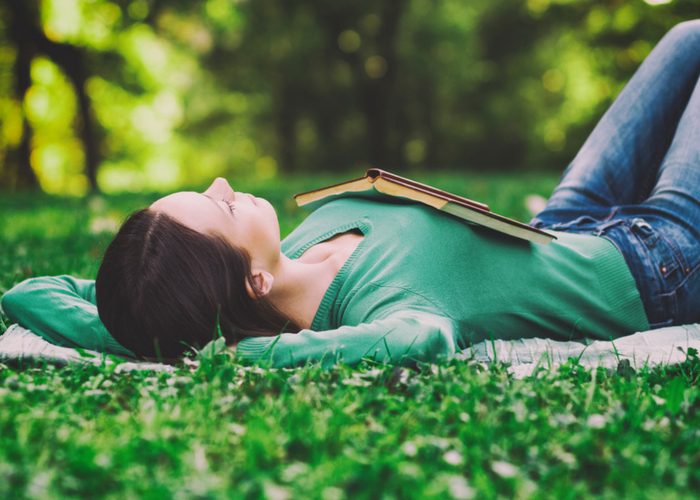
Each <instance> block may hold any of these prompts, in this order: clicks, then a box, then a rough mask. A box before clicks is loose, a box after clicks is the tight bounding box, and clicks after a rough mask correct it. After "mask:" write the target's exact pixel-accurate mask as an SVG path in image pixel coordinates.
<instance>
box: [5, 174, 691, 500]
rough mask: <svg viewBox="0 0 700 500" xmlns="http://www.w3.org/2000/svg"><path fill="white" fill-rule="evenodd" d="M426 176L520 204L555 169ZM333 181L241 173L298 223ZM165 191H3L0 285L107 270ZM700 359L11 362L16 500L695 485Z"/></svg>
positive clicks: (8, 415) (655, 490) (495, 204)
mask: <svg viewBox="0 0 700 500" xmlns="http://www.w3.org/2000/svg"><path fill="white" fill-rule="evenodd" d="M421 178H422V179H424V180H427V181H429V182H431V183H433V184H435V185H438V186H439V187H442V188H445V189H449V190H451V191H454V192H457V193H460V194H464V195H466V196H470V197H473V198H476V199H480V200H483V201H486V202H488V203H489V204H490V205H491V206H492V208H493V209H495V210H497V211H501V212H503V213H505V214H506V215H510V216H513V217H516V218H519V219H522V220H527V218H528V215H527V212H526V210H525V209H524V205H523V200H524V198H525V196H526V195H528V194H532V193H538V194H541V195H547V194H548V193H549V192H550V190H551V188H552V187H553V185H554V184H555V182H556V176H553V175H545V174H542V175H539V174H528V175H525V176H519V177H515V176H510V177H508V176H500V177H497V176H486V175H476V174H468V175H461V176H455V175H447V174H445V175H432V176H423V177H421ZM330 180H331V179H330V178H328V179H325V178H324V179H323V180H321V181H319V180H316V181H313V180H311V179H310V178H296V179H288V180H285V181H284V182H278V183H276V185H275V186H273V185H270V184H260V183H259V184H256V183H248V184H243V185H240V186H237V185H236V184H235V183H234V187H235V188H238V189H241V190H245V191H252V192H255V193H256V194H258V195H260V196H263V197H266V198H268V199H269V200H270V201H271V202H272V203H273V204H274V205H275V206H276V207H277V208H278V213H279V216H280V220H281V226H282V232H283V234H284V233H287V232H288V231H289V230H290V229H291V228H292V227H293V226H294V225H295V224H297V223H298V222H299V221H301V220H302V219H303V217H304V215H305V212H304V211H302V210H299V209H296V208H295V207H294V206H293V203H292V202H291V201H290V197H289V195H290V194H291V193H293V192H296V191H299V190H304V189H308V188H312V187H316V185H317V184H319V183H320V184H323V183H325V182H327V181H330ZM280 186H283V188H282V187H280ZM157 196H158V195H155V194H153V195H142V194H139V195H121V196H113V197H100V198H92V199H90V200H82V199H65V198H56V197H48V196H45V195H24V194H23V195H17V194H7V193H0V293H2V292H4V291H5V290H7V289H8V288H10V287H11V286H12V285H14V284H15V283H17V282H19V281H21V280H22V279H24V278H26V277H29V276H39V275H46V274H64V273H67V274H73V275H76V276H81V277H94V275H95V273H96V271H97V267H98V264H99V260H100V257H101V254H102V252H103V251H104V248H105V247H106V245H107V244H108V243H109V241H110V238H111V236H112V234H113V231H114V230H115V224H118V222H119V221H120V220H122V219H123V218H124V217H125V215H126V214H127V213H129V212H130V211H131V210H134V209H136V208H139V207H141V206H143V205H145V204H147V203H148V202H149V201H151V200H153V199H154V198H155V197H157ZM6 321H7V318H4V317H0V331H4V329H5V328H6V326H7V325H6ZM699 373H700V360H698V357H697V356H696V355H695V354H693V353H691V355H690V356H689V359H688V360H687V361H686V362H685V363H684V364H682V365H680V366H676V367H672V368H656V369H650V370H640V371H638V372H633V371H631V370H623V369H619V370H617V371H606V370H603V369H598V370H587V369H584V368H582V367H581V366H578V365H577V364H576V363H575V361H573V360H572V361H571V362H570V363H569V364H567V365H564V366H563V367H561V368H560V369H559V370H556V371H547V370H545V369H541V370H539V371H537V372H535V374H534V375H533V376H532V377H529V378H526V379H523V380H514V379H513V378H512V377H511V376H510V375H508V373H507V371H506V369H505V367H504V366H501V365H494V366H489V367H484V366H481V365H478V364H475V363H469V362H463V361H462V362H457V361H453V362H451V363H449V364H442V365H431V364H425V365H421V366H419V367H418V368H417V369H407V368H397V367H392V366H380V365H375V364H371V363H366V364H364V365H362V366H360V367H357V368H348V367H337V368H335V369H332V370H330V371H323V370H321V369H320V368H319V367H317V366H307V367H305V368H300V369H296V370H270V369H264V368H261V367H244V366H241V365H239V364H237V363H236V360H235V358H234V357H233V356H232V355H230V354H227V353H224V354H219V355H217V356H212V357H207V358H205V359H201V360H200V362H199V364H198V365H196V366H182V367H179V368H178V369H177V370H176V371H175V372H174V373H155V374H154V373H148V372H140V373H130V374H117V373H115V372H114V368H113V367H101V368H99V367H68V368H58V367H54V366H50V365H49V366H5V365H1V364H0V498H23V497H31V498H47V497H51V498H54V497H65V496H81V497H112V498H123V497H148V498H171V497H176V498H193V497H194V498H220V497H234V498H239V497H246V498H248V497H250V498H260V497H267V498H277V499H283V498H307V497H308V498H327V499H332V498H333V499H334V498H353V499H354V498H380V497H381V498H404V497H409V498H415V497H435V498H446V497H452V498H472V497H478V498H481V497H486V498H488V497H498V496H504V497H513V496H516V497H541V496H545V497H556V498H572V497H580V496H593V495H596V496H606V497H619V496H623V495H624V496H631V497H688V498H690V497H694V496H695V495H694V494H693V492H694V491H695V492H697V491H698V488H700V413H699V410H700V391H699V390H698V386H697V380H698V374H699Z"/></svg>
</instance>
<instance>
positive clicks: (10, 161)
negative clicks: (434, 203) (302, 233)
mask: <svg viewBox="0 0 700 500" xmlns="http://www.w3.org/2000/svg"><path fill="white" fill-rule="evenodd" d="M23 4H26V5H28V6H31V8H35V10H36V12H37V14H36V24H37V26H38V28H39V29H40V32H41V33H42V34H43V35H45V36H46V38H47V39H48V40H49V41H50V42H53V43H55V44H62V45H64V46H69V47H73V48H76V49H78V50H79V51H80V57H81V61H82V63H83V65H84V66H85V67H86V69H87V72H88V75H87V76H88V78H87V80H86V82H85V85H84V89H83V90H84V92H85V95H86V96H87V98H88V101H89V104H90V107H91V113H92V115H94V119H95V121H96V126H97V130H98V131H97V132H96V133H94V134H93V135H92V138H91V139H89V140H87V142H90V143H92V145H93V146H95V147H96V151H97V152H98V153H99V159H100V161H101V163H100V168H99V171H98V172H97V181H98V184H99V186H100V187H101V188H102V189H103V190H104V191H107V192H117V191H124V190H128V191H134V190H140V189H149V190H152V189H156V190H163V189H174V188H176V187H178V186H181V185H190V184H196V183H200V182H203V180H204V179H208V178H211V177H213V176H215V175H227V176H232V177H245V178H247V179H252V180H255V179H257V180H262V181H264V180H266V179H271V178H274V177H275V176H276V175H278V174H279V173H283V172H290V171H318V170H347V169H350V168H352V169H354V170H361V169H362V168H363V167H365V166H367V165H369V164H372V165H375V166H380V167H385V168H391V169H398V170H401V169H403V168H413V169H423V170H425V169H429V168H436V167H437V168H455V167H459V168H465V167H466V168H479V169H489V170H499V169H513V168H521V169H541V168H545V167H556V168H558V169H559V168H561V167H562V166H563V165H565V164H566V163H567V162H568V161H569V160H570V159H571V158H572V157H573V155H574V154H575V152H576V150H577V149H578V148H579V147H580V145H581V144H582V142H583V140H584V139H585V137H586V135H587V134H588V133H589V132H590V130H591V128H592V127H593V125H594V124H595V122H596V120H597V119H598V118H599V117H600V116H601V114H602V113H603V111H604V110H605V108H606V107H607V106H608V105H609V104H610V102H611V101H612V99H613V98H614V96H615V95H616V94H617V93H618V92H619V90H620V89H621V87H622V85H623V84H624V83H625V81H627V80H628V79H629V77H630V76H631V75H632V73H633V71H634V70H635V68H636V67H637V66H638V65H639V64H640V62H641V61H642V60H643V59H644V57H645V56H646V55H647V54H648V52H649V51H650V50H651V48H652V47H653V46H654V44H655V43H656V42H657V41H658V39H659V38H660V37H661V36H662V35H663V34H664V33H665V32H666V31H667V30H668V29H669V28H670V27H671V26H673V25H674V24H676V23H678V22H680V21H683V20H687V19H690V18H692V17H695V16H696V15H697V12H698V7H699V6H700V0H686V1H683V2H681V1H666V2H664V1H658V0H656V1H652V0H646V1H641V0H637V1H618V0H605V1H602V2H601V1H597V0H596V1H594V0H578V1H570V0H518V1H514V0H472V1H469V2H463V1H460V0H382V1H374V2H370V1H367V0H361V1H354V2H335V1H318V0H313V1H311V0H294V1H290V0H264V1H256V2H253V1H239V2H233V1H228V0H206V1H201V2H185V1H183V0H176V1H169V2H162V1H154V0H131V1H122V0H90V1H87V0H76V1H68V0H43V1H39V0H27V1H26V2H23ZM11 10H12V9H10V8H9V7H8V6H0V13H2V14H3V16H2V18H1V20H0V110H1V112H0V116H2V119H1V120H2V121H1V122H0V165H1V166H0V185H2V184H4V185H10V186H13V185H15V184H17V182H16V180H15V177H16V174H17V173H16V172H15V170H17V169H18V168H19V166H18V165H20V163H21V162H20V163H18V162H19V159H18V158H17V157H16V156H17V154H19V151H20V149H21V148H20V146H21V145H22V144H23V142H22V141H23V140H24V139H27V136H28V134H30V133H31V131H33V134H32V136H31V137H30V139H31V141H30V142H31V144H30V145H29V148H30V149H29V150H28V151H29V153H28V155H29V156H28V157H27V158H26V161H27V162H28V163H27V164H28V165H29V164H31V168H32V169H33V171H34V172H36V174H37V176H38V179H39V182H40V184H41V187H42V188H43V189H44V190H46V191H49V192H53V193H62V194H81V193H85V192H86V190H87V189H88V186H89V180H90V179H89V172H87V171H85V170H86V169H85V166H86V164H87V156H88V155H87V154H86V150H87V149H86V148H87V142H86V139H85V138H84V137H83V136H81V132H82V131H83V130H84V128H85V124H84V123H83V121H84V120H83V119H82V118H81V117H80V115H79V113H78V105H77V102H78V97H79V96H77V94H76V92H77V90H78V89H77V87H75V86H74V85H72V84H71V83H69V80H70V78H71V76H74V75H71V74H69V73H70V71H69V69H70V67H72V66H70V65H65V64H64V65H61V64H59V62H57V61H56V60H54V59H55V58H53V59H52V58H51V57H48V56H47V55H46V54H43V55H42V54H39V56H40V57H35V58H34V59H33V60H32V61H31V82H29V83H30V86H29V88H28V90H27V92H26V95H24V96H23V97H21V99H20V97H18V95H17V91H16V90H14V89H15V88H16V83H17V82H16V78H17V75H18V73H17V68H16V63H17V61H18V58H19V51H18V48H17V47H16V43H14V42H13V39H12V37H11V36H10V34H11V31H12V30H11V22H10V21H9V19H11V17H9V16H8V15H7V14H8V13H9V12H10V11H11ZM25 118H26V121H24V120H25ZM25 124H26V125H27V126H28V127H30V128H25V127H24V125H25Z"/></svg>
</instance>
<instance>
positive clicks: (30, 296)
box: [0, 276, 133, 357]
mask: <svg viewBox="0 0 700 500" xmlns="http://www.w3.org/2000/svg"><path fill="white" fill-rule="evenodd" d="M0 305H1V306H2V309H3V311H5V314H6V315H7V317H8V318H10V320H12V321H14V322H16V323H19V324H20V325H21V326H23V327H25V328H28V329H29V330H31V331H33V332H34V333H36V334H37V335H40V336H41V337H43V338H45V339H46V340H48V341H49V342H51V343H53V344H56V345H60V346H66V347H80V348H84V349H92V350H95V351H99V352H106V353H109V354H118V355H122V356H132V357H133V353H132V352H131V351H129V350H128V349H126V348H124V347H122V346H121V345H120V344H119V343H118V342H117V341H116V340H114V338H113V337H112V336H111V335H110V334H109V332H108V331H107V329H106V328H105V326H104V325H103V324H102V321H100V318H99V316H98V315H97V307H96V306H95V281H94V280H84V279H78V278H74V277H72V276H45V277H41V278H30V279H28V280H25V281H23V282H21V283H19V284H18V285H16V286H15V287H13V288H12V289H10V290H9V291H8V292H7V293H5V295H3V296H2V300H1V301H0Z"/></svg>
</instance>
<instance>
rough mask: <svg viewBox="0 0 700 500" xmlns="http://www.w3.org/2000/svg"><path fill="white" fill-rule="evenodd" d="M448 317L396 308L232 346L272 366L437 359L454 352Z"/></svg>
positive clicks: (242, 355)
mask: <svg viewBox="0 0 700 500" xmlns="http://www.w3.org/2000/svg"><path fill="white" fill-rule="evenodd" d="M456 339H457V334H456V327H455V325H454V323H453V322H452V320H450V319H449V318H446V317H444V316H440V315H438V314H434V313H431V312H423V311H410V310H408V311H401V312H397V313H395V314H393V315H391V316H388V317H386V318H384V319H379V320H376V321H372V322H371V323H364V324H361V325H357V326H342V327H340V328H338V329H335V330H327V331H322V332H314V331H311V330H302V331H300V332H299V333H296V334H295V333H283V334H281V335H278V336H276V337H251V338H246V339H243V340H241V341H240V342H239V343H238V345H237V346H236V353H237V355H238V357H239V359H242V360H244V361H250V362H259V363H265V362H271V365H272V366H273V367H276V368H281V367H291V366H298V365H302V364H304V363H306V362H316V361H318V362H321V364H322V365H323V366H324V367H329V366H332V365H334V364H336V363H339V362H340V363H346V364H350V365H352V364H357V363H359V362H360V361H361V360H362V359H365V358H369V359H372V360H375V361H379V362H390V363H394V364H412V363H415V362H416V361H426V362H431V361H438V360H440V359H445V358H449V357H451V356H452V355H453V354H455V352H456V351H457V345H456Z"/></svg>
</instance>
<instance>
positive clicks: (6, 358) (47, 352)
mask: <svg viewBox="0 0 700 500" xmlns="http://www.w3.org/2000/svg"><path fill="white" fill-rule="evenodd" d="M42 361H45V362H47V363H51V364H57V365H68V364H88V365H89V364H92V365H98V366H100V365H102V364H107V365H112V364H114V363H118V364H117V366H116V368H115V371H117V372H123V371H132V370H153V371H173V370H174V369H175V368H174V367H173V366H170V365H166V364H163V363H145V362H141V361H129V360H127V359H125V358H120V357H118V356H112V355H110V356H106V355H104V354H102V353H99V352H96V351H90V350H87V349H80V350H77V349H71V348H70V347H60V346H57V345H54V344H51V343H50V342H47V341H46V340H44V339H43V338H41V337H39V336H38V335H37V334H35V333H34V332H32V331H31V330H27V329H26V328H23V327H21V326H19V325H11V326H10V328H8V329H7V331H6V332H5V333H4V334H2V335H1V336H0V362H12V363H21V362H42Z"/></svg>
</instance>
